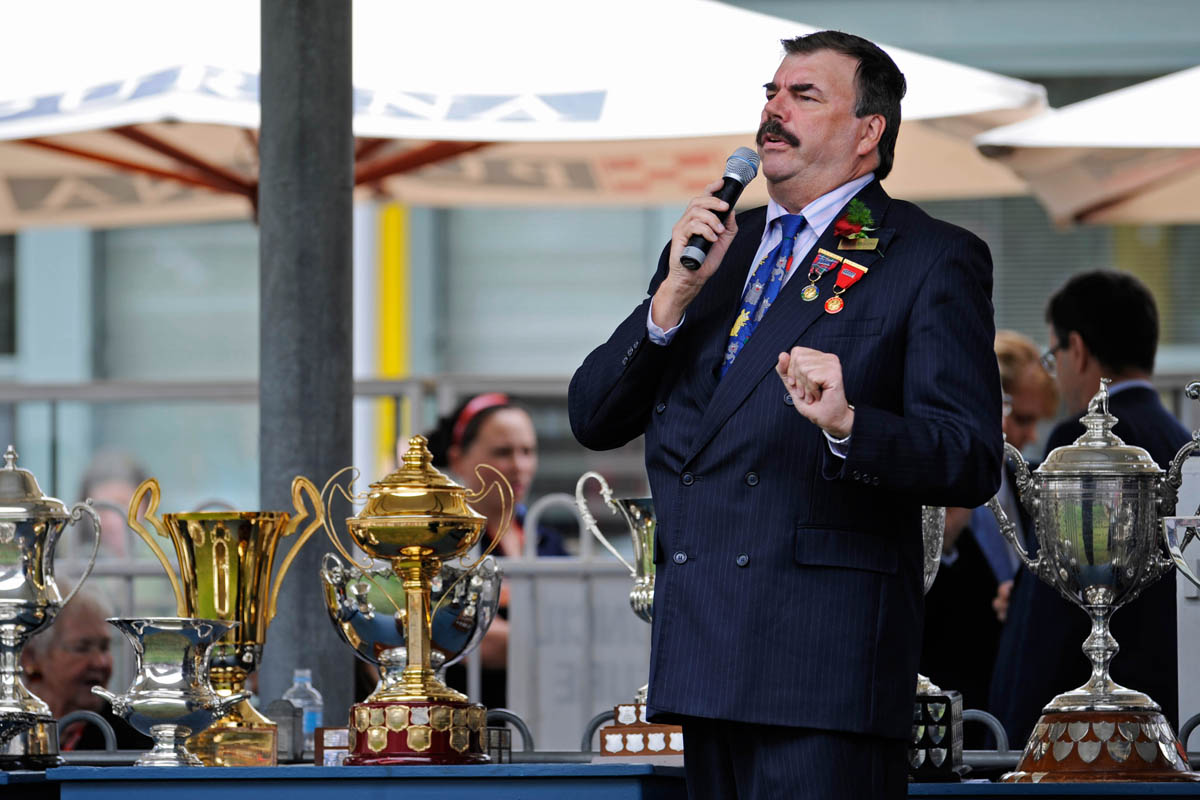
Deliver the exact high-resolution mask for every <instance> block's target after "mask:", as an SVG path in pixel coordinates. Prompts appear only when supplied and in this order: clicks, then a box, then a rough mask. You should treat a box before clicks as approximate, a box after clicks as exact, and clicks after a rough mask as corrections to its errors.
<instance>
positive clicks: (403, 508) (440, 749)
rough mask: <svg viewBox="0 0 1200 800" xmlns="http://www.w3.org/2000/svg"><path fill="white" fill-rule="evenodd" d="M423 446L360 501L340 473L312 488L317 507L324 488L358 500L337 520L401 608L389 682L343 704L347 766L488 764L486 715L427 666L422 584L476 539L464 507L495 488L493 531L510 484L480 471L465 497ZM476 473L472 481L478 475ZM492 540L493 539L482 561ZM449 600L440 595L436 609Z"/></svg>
mask: <svg viewBox="0 0 1200 800" xmlns="http://www.w3.org/2000/svg"><path fill="white" fill-rule="evenodd" d="M426 443H427V440H426V438H425V437H424V436H414V437H412V438H411V439H409V440H408V451H407V452H406V453H405V454H404V458H403V460H402V463H401V465H400V468H399V469H397V470H396V471H395V472H393V473H392V474H390V475H388V476H387V477H385V478H383V479H382V480H380V481H379V482H377V483H373V484H371V487H370V491H369V492H368V493H367V494H366V495H365V496H358V497H355V496H353V495H352V493H348V492H347V491H346V490H344V489H342V487H341V486H338V485H337V484H335V483H334V481H336V479H337V478H338V476H339V475H341V474H342V473H338V474H337V475H334V476H333V478H331V479H330V481H329V483H327V484H326V486H325V491H324V492H322V497H327V496H328V499H327V500H326V502H327V503H328V502H330V501H331V500H332V491H333V490H336V491H339V492H341V493H342V494H343V495H344V496H345V497H346V498H347V499H349V500H350V501H351V502H355V501H360V502H361V501H365V503H366V506H365V507H364V508H363V510H362V511H361V512H359V514H358V515H357V516H354V517H350V518H349V519H347V520H346V527H347V529H348V530H349V532H350V537H351V538H352V539H353V540H354V543H355V544H356V545H358V547H359V548H361V549H362V550H363V551H364V552H365V553H367V554H368V555H369V556H371V557H372V558H377V559H383V560H385V561H388V562H390V563H391V567H392V571H393V572H394V573H395V574H396V576H397V577H398V578H400V579H401V580H402V581H403V586H404V601H403V606H404V607H403V608H402V609H400V610H399V611H398V612H397V618H398V620H399V621H401V622H402V624H403V625H404V627H405V645H406V648H407V659H406V662H405V666H404V670H403V672H401V674H400V676H399V678H398V679H396V680H393V681H389V682H387V683H386V684H385V685H383V686H381V687H380V688H378V689H376V690H375V691H374V692H373V693H372V694H371V695H370V696H369V697H368V698H367V699H366V700H364V701H363V702H361V703H356V704H355V705H354V706H352V707H351V708H350V724H349V728H350V741H349V743H350V755H349V757H348V758H347V759H346V761H345V763H346V764H348V765H351V766H360V765H387V764H467V763H480V762H485V761H487V760H488V756H487V754H486V744H485V738H486V732H485V729H486V727H487V709H485V708H484V707H483V706H481V705H479V704H478V703H472V702H470V701H469V700H468V699H467V697H466V695H464V694H462V693H460V692H456V691H455V690H453V689H451V688H449V687H447V686H446V685H445V684H444V683H442V682H441V681H440V680H438V678H437V676H436V675H435V674H434V671H433V669H432V668H431V666H430V618H431V616H432V615H433V614H435V613H436V612H437V611H438V608H437V607H434V608H431V606H430V586H431V583H432V582H433V580H434V578H435V577H436V576H437V575H438V573H439V570H440V569H441V567H442V562H443V561H445V560H450V559H454V558H459V557H461V556H463V554H465V553H466V552H467V551H468V550H470V549H471V547H473V546H474V545H475V543H476V542H477V541H478V540H479V537H480V535H481V534H482V533H483V530H484V528H485V526H486V524H487V518H486V517H484V516H483V515H482V514H479V513H477V512H476V511H474V510H472V509H471V508H470V506H468V505H467V504H468V503H477V502H479V501H480V500H482V499H483V497H484V496H485V495H487V494H488V492H490V491H491V490H492V489H493V488H495V489H498V490H499V491H500V492H501V499H502V502H503V504H504V508H505V512H504V515H503V516H504V524H502V526H501V530H500V534H501V535H502V534H503V533H504V532H505V531H506V530H507V527H508V524H507V523H508V520H509V519H510V518H511V514H512V510H513V494H512V488H511V487H510V486H509V484H508V481H507V480H505V479H504V476H503V475H502V474H500V472H499V471H498V470H496V469H494V468H492V467H488V466H487V465H483V466H484V467H487V469H489V470H490V471H491V472H494V473H495V474H496V476H497V477H496V478H495V479H493V480H492V481H491V482H490V484H489V485H487V486H485V487H484V488H483V489H481V490H480V491H478V492H468V491H467V490H466V489H464V488H463V487H462V486H459V485H458V484H456V483H454V481H452V480H450V479H449V478H447V477H446V476H445V475H443V474H442V473H441V472H439V471H438V470H437V469H435V468H434V467H433V465H432V460H433V456H432V455H431V454H430V452H429V449H428V447H426ZM476 476H477V477H480V479H481V482H482V476H480V475H479V473H478V471H477V472H476ZM331 487H332V489H331ZM351 492H352V488H351ZM329 517H330V514H329V513H327V514H326V519H327V520H328V519H329ZM326 525H327V530H328V533H329V536H330V539H331V540H332V541H333V543H334V545H335V546H336V547H337V549H338V552H340V553H341V555H342V558H344V559H346V560H347V561H349V562H350V563H352V564H354V565H355V566H356V567H358V568H359V569H363V570H366V569H369V568H370V565H369V564H359V563H358V562H356V561H355V560H354V559H353V558H352V557H351V555H350V554H349V553H348V552H347V551H346V549H345V548H343V547H342V545H341V543H340V541H339V540H338V536H337V532H336V531H335V530H334V529H333V527H332V525H331V524H330V523H328V522H327V523H326ZM499 541H500V537H499V536H497V537H496V540H495V541H494V542H493V543H492V545H491V546H490V547H489V548H488V550H487V552H485V553H484V555H485V556H486V555H488V554H489V553H490V552H491V550H492V549H494V548H495V546H496V544H497V543H498V542H499ZM469 574H470V572H469V568H468V569H467V570H464V571H463V577H466V576H467V575H469ZM460 580H461V578H460ZM453 595H454V593H453V592H452V591H450V590H449V589H446V590H444V592H443V595H442V600H441V601H439V606H440V605H441V604H444V603H445V602H446V600H447V599H448V598H450V597H452V596H453Z"/></svg>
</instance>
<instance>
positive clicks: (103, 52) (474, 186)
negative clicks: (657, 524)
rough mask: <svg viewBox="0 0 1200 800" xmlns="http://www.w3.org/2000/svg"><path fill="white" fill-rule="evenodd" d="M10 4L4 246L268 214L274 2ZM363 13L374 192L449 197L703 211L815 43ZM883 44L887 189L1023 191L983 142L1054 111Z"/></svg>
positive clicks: (786, 24) (616, 8) (606, 9)
mask: <svg viewBox="0 0 1200 800" xmlns="http://www.w3.org/2000/svg"><path fill="white" fill-rule="evenodd" d="M0 9H2V11H0V14H2V16H0V21H3V23H4V25H5V28H6V30H8V31H10V32H14V33H16V35H15V36H12V37H11V38H10V41H9V42H8V45H10V46H8V47H6V48H5V50H3V51H2V52H0V230H13V229H16V228H19V227H22V226H25V225H35V224H46V223H66V222H72V223H81V224H91V225H97V226H105V225H119V224H128V223H145V222H153V221H167V220H182V219H200V218H205V217H229V216H238V215H243V214H245V213H247V212H248V210H249V208H250V206H251V202H247V201H248V200H250V201H252V200H253V198H254V197H255V195H256V172H257V170H256V143H255V131H256V129H257V125H258V93H257V87H258V79H257V73H258V63H259V40H260V31H259V25H258V4H257V3H255V2H252V1H247V0H209V2H205V3H196V2H185V1H183V0H176V1H175V2H169V3H164V2H161V1H156V0H114V1H113V2H108V3H95V2H88V1H86V0H44V1H43V2H38V3H21V4H17V3H11V4H7V5H4V6H0ZM353 20H354V83H355V87H356V89H355V110H354V129H355V134H356V136H357V137H358V148H357V153H356V156H357V161H358V167H357V182H358V184H359V185H360V187H363V191H382V192H384V193H386V194H388V195H391V196H394V197H397V198H399V199H402V200H404V201H407V202H411V203H416V204H432V205H444V204H470V203H475V204H512V203H526V204H540V205H549V204H562V203H574V204H622V205H627V204H644V203H656V202H678V201H680V200H682V199H684V198H686V197H689V196H691V195H694V194H695V193H697V192H698V191H700V189H701V187H703V186H704V185H705V184H706V183H708V182H709V181H711V180H712V179H713V178H714V177H716V176H717V175H719V174H720V172H721V170H722V169H723V167H724V163H725V159H726V157H727V156H728V154H729V153H730V152H731V151H732V150H733V149H734V148H736V147H738V146H741V145H748V144H749V145H752V144H753V141H752V138H753V133H754V130H755V129H756V127H757V123H758V117H759V112H760V110H761V106H762V103H763V91H762V89H761V88H760V87H761V85H762V84H763V83H766V82H767V81H768V80H770V79H771V77H772V75H773V74H774V70H775V67H776V66H777V64H778V62H779V59H780V56H781V54H782V49H781V47H780V45H779V40H780V39H781V38H785V37H792V36H796V35H798V34H803V33H809V32H811V31H813V30H815V29H814V28H812V27H809V26H805V25H802V24H799V23H796V22H792V21H789V20H783V19H779V18H776V17H771V16H767V15H764V14H758V13H754V12H750V11H745V10H742V9H738V8H734V7H731V6H726V5H724V4H721V3H718V2H712V1H711V0H655V2H649V3H647V2H639V1H638V0H609V2H605V3H592V4H582V5H580V4H573V3H561V2H537V1H536V0H513V1H512V2H507V3H495V2H483V0H460V2H457V3H454V4H447V3H443V4H435V3H396V2H389V1H388V0H354V8H353ZM268 34H269V32H268ZM267 41H268V42H269V41H270V40H269V35H268V38H267ZM887 49H888V51H889V53H891V54H892V56H893V57H894V58H895V60H896V62H897V63H898V64H899V66H900V68H901V69H902V70H903V71H904V72H905V74H906V76H907V78H908V83H909V94H908V97H907V98H906V99H905V101H904V118H905V125H904V126H903V127H902V129H901V134H900V141H899V145H898V153H897V158H896V167H895V171H894V172H893V175H892V177H891V178H889V180H888V188H889V190H890V191H892V192H893V193H895V194H898V195H900V196H906V197H913V198H929V197H960V196H983V195H992V194H1011V193H1018V192H1023V191H1024V188H1023V185H1022V183H1021V181H1019V180H1018V179H1016V178H1015V177H1014V176H1013V175H1012V174H1011V173H1010V172H1009V171H1008V170H1006V169H1004V168H1003V167H1001V166H999V165H997V164H994V163H992V162H990V161H988V160H987V159H984V158H982V157H981V156H979V154H978V153H977V152H976V151H975V149H974V147H973V146H972V145H971V143H970V139H971V137H972V136H973V135H974V134H976V133H978V132H980V131H982V130H985V129H987V128H990V127H994V126H995V125H999V124H1004V123H1007V122H1011V121H1013V120H1015V119H1020V118H1023V117H1026V116H1028V115H1030V114H1033V113H1036V112H1037V111H1040V110H1041V109H1043V108H1044V107H1045V100H1044V96H1045V95H1044V91H1043V90H1042V87H1040V86H1037V85H1034V84H1030V83H1026V82H1024V81H1019V80H1015V79H1011V78H1007V77H1004V76H1000V75H995V74H991V73H987V72H983V71H981V70H976V69H972V68H969V67H964V66H961V65H957V64H952V63H949V62H946V61H942V60H939V59H936V58H931V57H928V56H923V55H919V54H916V53H911V52H908V51H905V50H902V49H899V48H892V47H889V48H887ZM299 88H300V90H301V91H302V90H303V87H299ZM764 190H765V186H764V184H763V182H762V181H756V182H755V184H752V185H751V192H750V194H749V195H748V197H747V198H746V200H744V201H743V202H752V201H754V200H761V199H763V198H764V197H765V191H764Z"/></svg>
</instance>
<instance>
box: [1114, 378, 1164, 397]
mask: <svg viewBox="0 0 1200 800" xmlns="http://www.w3.org/2000/svg"><path fill="white" fill-rule="evenodd" d="M1138 387H1141V388H1143V389H1150V390H1151V391H1154V384H1153V383H1151V382H1150V381H1148V380H1146V379H1145V378H1134V379H1132V380H1128V381H1116V382H1114V383H1110V384H1109V385H1108V396H1109V397H1112V396H1113V395H1114V394H1116V393H1117V392H1123V391H1125V390H1126V389H1136V388H1138Z"/></svg>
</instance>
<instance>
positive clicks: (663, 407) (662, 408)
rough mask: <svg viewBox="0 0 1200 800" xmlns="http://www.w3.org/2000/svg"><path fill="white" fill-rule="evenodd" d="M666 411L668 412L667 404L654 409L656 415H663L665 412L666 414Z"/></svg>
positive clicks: (660, 404)
mask: <svg viewBox="0 0 1200 800" xmlns="http://www.w3.org/2000/svg"><path fill="white" fill-rule="evenodd" d="M666 410H667V404H666V403H659V404H658V405H656V406H655V407H654V413H655V414H661V413H663V412H664V411H666Z"/></svg>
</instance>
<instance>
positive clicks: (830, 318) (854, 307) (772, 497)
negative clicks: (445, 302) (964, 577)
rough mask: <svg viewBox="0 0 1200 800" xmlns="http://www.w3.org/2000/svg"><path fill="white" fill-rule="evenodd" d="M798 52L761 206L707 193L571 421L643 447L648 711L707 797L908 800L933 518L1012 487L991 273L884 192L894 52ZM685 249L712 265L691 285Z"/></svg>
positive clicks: (946, 230)
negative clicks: (650, 614) (649, 506)
mask: <svg viewBox="0 0 1200 800" xmlns="http://www.w3.org/2000/svg"><path fill="white" fill-rule="evenodd" d="M784 49H785V56H784V59H783V62H782V63H781V65H780V67H779V69H778V70H777V71H776V73H775V76H774V78H773V79H771V80H770V82H768V83H767V84H766V90H767V91H766V97H767V100H766V105H765V106H764V108H763V112H762V117H761V125H760V128H759V132H758V136H757V143H758V150H759V154H760V156H761V159H762V173H763V175H764V177H765V179H766V181H767V184H768V190H769V194H770V196H771V202H770V204H769V205H768V206H767V207H766V208H758V209H755V210H753V211H749V212H746V213H744V214H740V215H737V217H736V219H735V218H733V217H732V216H731V217H730V218H729V219H728V220H726V221H725V222H724V223H722V221H721V219H719V217H718V214H723V212H725V211H726V210H727V206H726V204H725V203H724V202H723V201H720V200H718V199H716V198H714V197H712V196H704V197H698V198H695V199H693V200H692V201H691V203H690V204H689V206H688V208H687V209H686V210H685V212H684V214H683V216H682V218H681V219H680V220H679V222H677V223H676V225H675V227H674V229H673V230H672V234H671V241H670V243H669V244H668V245H667V247H666V248H665V249H664V251H663V254H662V257H661V259H660V260H659V265H658V270H657V272H656V273H655V275H654V278H653V279H652V280H651V283H650V287H649V296H648V297H647V298H646V300H645V301H644V302H643V303H642V304H641V305H640V306H639V307H638V308H637V309H636V310H634V312H633V313H632V314H631V315H630V316H629V317H628V318H626V320H625V321H624V322H622V323H621V324H620V326H619V327H618V328H617V329H616V331H615V332H614V333H613V335H612V337H611V338H610V339H609V340H608V342H607V343H605V344H603V345H601V346H600V347H598V348H597V349H596V350H595V351H593V352H592V353H591V354H590V355H589V356H588V357H587V359H586V360H585V361H584V363H583V365H582V366H581V367H580V368H579V370H578V371H577V372H576V373H575V376H574V378H573V379H572V381H571V389H570V415H571V425H572V429H573V431H574V433H575V435H576V437H577V438H578V439H579V441H580V442H581V443H583V444H584V445H586V446H588V447H591V448H594V449H606V448H612V447H618V446H620V445H622V444H624V443H626V442H628V441H630V440H631V439H633V438H635V437H637V436H639V435H642V434H645V437H646V470H647V473H648V477H649V480H650V487H651V491H652V494H653V496H654V502H655V506H656V510H657V512H658V519H659V522H658V527H657V530H656V539H657V541H656V543H655V545H656V546H655V564H656V569H657V579H656V580H657V583H656V586H655V601H654V625H653V633H652V652H651V665H650V694H649V703H648V705H649V713H650V716H651V718H652V719H655V720H664V721H670V720H674V721H679V722H680V723H681V724H682V725H683V726H684V749H685V753H686V756H685V760H686V765H687V771H688V787H689V793H690V794H691V796H692V797H721V798H732V797H789V796H803V797H806V798H838V799H839V800H842V799H844V798H849V797H871V798H880V797H889V798H891V797H897V798H899V797H903V796H904V795H905V793H906V745H905V742H906V740H907V738H908V736H909V733H910V725H911V721H912V714H913V695H914V689H915V682H916V671H917V658H918V654H919V651H920V642H921V613H922V546H921V530H920V528H921V505H922V504H923V503H925V504H930V505H960V506H968V507H970V506H975V505H978V504H980V503H982V502H983V501H985V500H986V499H987V498H988V497H990V496H991V495H992V494H993V493H994V492H995V491H996V488H997V486H999V483H1000V476H999V471H1000V463H1001V437H1000V411H1001V398H1000V388H999V381H998V377H997V369H996V360H995V357H994V356H993V354H992V336H993V334H994V328H993V322H992V306H991V299H990V292H991V284H992V278H991V259H990V257H989V255H988V251H987V248H986V246H985V245H984V244H983V243H982V242H981V241H980V240H979V239H978V238H976V237H975V236H973V235H971V234H970V233H968V232H967V231H964V230H962V229H960V228H956V227H954V226H952V225H949V224H946V223H944V222H940V221H937V220H934V219H932V218H930V217H929V216H928V215H926V214H925V213H923V212H922V211H921V210H920V209H918V208H917V207H915V206H913V205H911V204H909V203H906V202H903V201H900V200H893V199H891V198H889V197H888V195H887V194H886V193H885V192H884V191H883V189H882V188H881V187H880V186H879V182H878V181H879V180H880V179H882V178H883V177H885V176H886V175H887V173H888V171H889V170H890V168H891V163H892V154H893V150H894V147H895V141H896V133H897V130H898V126H899V123H900V99H901V98H902V97H903V95H904V91H905V84H904V77H903V75H901V74H900V72H899V70H898V69H897V68H896V65H895V64H894V63H893V62H892V60H891V59H890V58H889V57H888V56H887V55H886V54H885V53H884V52H883V51H882V50H880V49H879V48H878V47H876V46H875V45H874V44H872V43H870V42H868V41H866V40H865V39H861V38H859V37H856V36H851V35H849V34H843V33H838V32H831V31H825V32H821V33H817V34H813V35H811V36H806V37H799V38H797V39H792V40H787V41H785V42H784ZM719 186H720V183H719V182H717V183H713V184H711V185H710V186H709V187H708V190H709V191H714V190H715V189H716V188H717V187H719ZM797 217H801V218H802V219H799V220H798V219H797ZM694 234H698V235H701V236H703V237H705V238H706V239H708V240H709V241H710V242H712V247H711V250H710V251H709V253H708V257H707V258H706V259H705V260H704V262H703V264H702V265H701V267H700V268H699V269H698V270H696V271H690V270H688V269H686V268H685V267H684V266H683V265H682V263H681V261H680V255H681V253H682V251H683V249H684V246H685V244H686V243H687V241H688V239H689V238H690V237H691V236H692V235H694ZM852 248H853V249H852ZM843 259H844V260H843ZM793 261H794V263H792V262H793ZM823 267H828V270H827V271H826V272H824V273H823V272H822V268H823ZM855 278H857V281H856V282H855V281H854V279H855ZM781 283H782V286H781V285H780V284H781ZM810 286H811V287H812V288H811V289H810V288H809V287H810ZM814 293H815V294H816V295H817V297H816V299H813V300H811V301H810V300H808V299H806V298H811V297H812V296H813V294H814ZM835 296H836V297H835ZM768 304H769V311H767V310H766V307H767V305H768ZM748 327H749V328H750V329H751V330H752V331H753V332H752V334H749V333H748V331H747V328H748ZM773 373H774V374H773Z"/></svg>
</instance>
